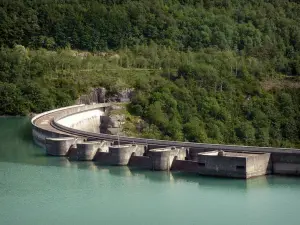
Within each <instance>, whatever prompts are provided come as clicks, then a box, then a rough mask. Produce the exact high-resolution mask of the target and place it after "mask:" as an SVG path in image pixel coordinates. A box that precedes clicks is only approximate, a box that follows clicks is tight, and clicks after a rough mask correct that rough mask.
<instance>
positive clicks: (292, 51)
mask: <svg viewBox="0 0 300 225" xmlns="http://www.w3.org/2000/svg"><path fill="white" fill-rule="evenodd" d="M299 15H300V4H299V3H297V1H288V0H282V1H277V0H257V1H254V0H153V1H147V0H140V1H135V0H98V1H88V0H65V1H63V0H53V1H50V0H39V1H30V0H22V1H21V0H15V1H9V0H2V1H1V2H0V46H1V49H0V103H1V104H0V114H1V115H27V114H29V113H31V112H33V113H39V112H42V111H45V110H49V109H53V108H56V107H60V106H66V105H70V104H73V103H74V101H75V100H76V99H77V98H78V97H79V96H80V95H82V94H85V93H87V92H88V91H90V90H91V89H92V88H94V87H106V88H107V89H108V90H109V93H111V94H113V93H115V92H117V91H118V90H121V89H124V88H134V89H135V95H134V97H133V99H132V101H131V103H130V104H129V105H128V113H129V114H130V117H129V118H128V120H129V121H128V124H129V125H128V126H127V128H126V129H128V132H129V133H130V134H133V135H139V136H144V137H151V138H161V139H170V140H182V141H196V142H209V143H227V144H246V145H259V146H281V147H300V25H299V24H300V17H299ZM136 118H138V119H136Z"/></svg>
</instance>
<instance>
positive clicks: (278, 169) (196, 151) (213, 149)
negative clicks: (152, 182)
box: [31, 103, 300, 179]
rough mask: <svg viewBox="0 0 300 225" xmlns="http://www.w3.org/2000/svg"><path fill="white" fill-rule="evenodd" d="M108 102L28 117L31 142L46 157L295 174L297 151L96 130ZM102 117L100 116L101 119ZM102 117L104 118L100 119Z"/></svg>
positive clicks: (214, 172)
mask: <svg viewBox="0 0 300 225" xmlns="http://www.w3.org/2000/svg"><path fill="white" fill-rule="evenodd" d="M111 105H112V104H111V103H101V104H92V105H74V106H70V107H64V108H60V109H56V110H52V111H49V112H45V113H42V114H39V115H37V116H35V117H34V118H32V120H31V123H32V135H33V140H34V142H35V143H36V144H37V145H39V146H41V147H42V148H43V149H45V152H46V154H47V155H49V156H61V157H68V159H69V160H70V161H93V162H94V163H96V164H99V165H111V166H130V167H137V168H141V169H149V170H158V171H183V172H192V173H197V174H201V175H206V176H225V177H233V178H244V179H247V178H251V177H256V176H262V175H268V174H278V175H294V176H299V175H300V150H299V149H289V148H270V147H256V146H237V145H218V144H206V143H193V142H177V141H166V140H155V139H145V138H136V137H127V136H119V135H112V134H105V133H100V131H103V126H105V127H107V124H108V123H107V118H108V117H107V111H108V110H109V108H110V107H111ZM103 118H105V120H104V119H103ZM103 121H105V123H103Z"/></svg>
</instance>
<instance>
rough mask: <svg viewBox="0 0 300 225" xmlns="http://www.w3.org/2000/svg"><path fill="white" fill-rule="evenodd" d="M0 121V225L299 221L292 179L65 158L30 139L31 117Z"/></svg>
mask: <svg viewBox="0 0 300 225" xmlns="http://www.w3.org/2000/svg"><path fill="white" fill-rule="evenodd" d="M0 126H1V130H0V139H1V145H0V224H5V225H9V224H25V225H27V224H28V225H29V224H30V225H31V224H43V225H48V224H49V225H52V224H74V225H77V224H78V225H79V224H80V225H82V224H86V223H89V224H96V223H97V224H112V225H114V224H124V225H126V224H128V225H129V224H130V225H140V224H146V225H153V224H162V225H165V224H172V225H182V224H185V225H186V224H187V225H189V224H205V225H207V224H208V225H209V224H225V225H226V224H231V225H232V224H239V225H240V224H246V225H247V224H264V225H271V224H272V225H279V224H280V225H281V224H291V225H294V224H295V225H296V224H299V221H298V216H297V215H298V209H299V206H300V204H299V201H298V199H299V198H300V191H299V190H300V179H297V178H292V177H277V176H267V177H258V178H254V179H249V180H239V179H227V178H214V177H205V176H200V175H197V174H188V173H181V172H158V171H148V170H139V169H136V168H129V167H116V166H99V165H97V164H95V163H93V162H76V161H69V160H68V159H67V158H64V157H49V156H46V155H45V151H44V150H43V149H40V148H39V147H37V146H35V145H34V144H33V142H32V138H31V127H30V121H29V119H28V118H22V117H19V118H0ZM216 212H218V215H217V216H216Z"/></svg>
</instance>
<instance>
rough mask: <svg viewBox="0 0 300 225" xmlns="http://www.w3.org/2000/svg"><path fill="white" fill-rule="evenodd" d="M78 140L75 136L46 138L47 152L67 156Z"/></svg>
mask: <svg viewBox="0 0 300 225" xmlns="http://www.w3.org/2000/svg"><path fill="white" fill-rule="evenodd" d="M75 142H76V139H75V138H73V137H60V138H46V153H47V154H48V155H53V156H65V155H67V154H68V151H69V149H70V148H71V147H72V145H73V144H74V143H75Z"/></svg>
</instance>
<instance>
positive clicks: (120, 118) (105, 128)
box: [100, 105, 125, 135]
mask: <svg viewBox="0 0 300 225" xmlns="http://www.w3.org/2000/svg"><path fill="white" fill-rule="evenodd" d="M122 108H123V106H120V105H113V106H111V107H109V108H107V115H106V116H101V121H100V124H101V125H100V132H101V133H107V134H115V135H116V134H123V133H122V127H123V125H124V123H125V115H123V114H119V113H116V114H115V113H114V112H116V111H118V110H121V109H122Z"/></svg>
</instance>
